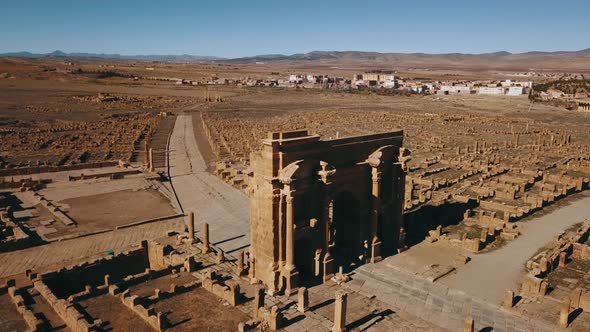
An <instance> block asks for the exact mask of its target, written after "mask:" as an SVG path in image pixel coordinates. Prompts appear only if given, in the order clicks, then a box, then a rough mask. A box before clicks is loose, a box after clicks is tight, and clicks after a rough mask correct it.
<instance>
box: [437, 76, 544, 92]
mask: <svg viewBox="0 0 590 332" xmlns="http://www.w3.org/2000/svg"><path fill="white" fill-rule="evenodd" d="M532 87H533V82H532V81H514V80H503V81H455V82H437V84H436V85H435V86H434V90H431V91H430V92H431V93H433V94H437V95H449V94H481V95H507V96H520V95H524V94H527V93H529V91H530V89H531V88H532Z"/></svg>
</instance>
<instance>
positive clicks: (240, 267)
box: [236, 250, 244, 276]
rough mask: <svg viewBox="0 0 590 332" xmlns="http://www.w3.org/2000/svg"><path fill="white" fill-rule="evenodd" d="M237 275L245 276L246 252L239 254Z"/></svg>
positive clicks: (242, 251) (241, 251)
mask: <svg viewBox="0 0 590 332" xmlns="http://www.w3.org/2000/svg"><path fill="white" fill-rule="evenodd" d="M236 274H237V275H238V276H241V275H243V274H244V250H240V252H238V262H237V266H236Z"/></svg>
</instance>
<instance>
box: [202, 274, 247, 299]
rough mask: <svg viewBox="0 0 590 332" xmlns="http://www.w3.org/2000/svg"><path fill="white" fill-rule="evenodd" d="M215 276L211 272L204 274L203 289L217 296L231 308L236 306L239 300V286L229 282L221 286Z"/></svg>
mask: <svg viewBox="0 0 590 332" xmlns="http://www.w3.org/2000/svg"><path fill="white" fill-rule="evenodd" d="M216 277H217V276H216V275H215V273H213V272H212V271H208V272H207V273H205V277H204V278H203V288H204V289H206V290H208V291H209V292H211V293H213V294H215V295H217V296H218V297H219V298H221V299H222V300H224V301H226V302H228V303H229V304H230V305H232V306H234V307H235V306H237V305H238V304H239V303H238V302H239V298H240V285H239V284H238V283H237V282H235V281H233V280H231V281H229V282H226V284H225V285H224V284H222V283H221V282H220V281H218V280H217V278H216Z"/></svg>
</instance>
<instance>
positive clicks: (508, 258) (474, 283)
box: [438, 195, 590, 303]
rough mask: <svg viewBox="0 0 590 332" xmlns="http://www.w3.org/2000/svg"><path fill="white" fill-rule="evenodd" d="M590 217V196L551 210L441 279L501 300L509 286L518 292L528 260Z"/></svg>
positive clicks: (474, 292) (497, 300)
mask: <svg viewBox="0 0 590 332" xmlns="http://www.w3.org/2000/svg"><path fill="white" fill-rule="evenodd" d="M588 217H590V196H587V195H586V197H584V198H583V199H580V200H577V201H574V202H572V203H571V204H570V205H568V206H565V207H562V208H561V209H558V210H555V211H553V212H551V213H548V214H545V215H543V216H540V217H537V218H534V219H532V220H529V221H528V222H527V223H526V224H525V226H524V230H523V235H522V236H520V237H519V238H518V239H516V240H515V241H510V242H509V243H508V244H506V245H505V246H503V247H501V248H499V249H498V250H494V251H491V252H488V253H483V254H479V255H472V256H471V257H472V259H473V260H472V261H471V262H469V263H468V264H467V265H465V266H462V267H461V268H459V269H458V270H457V272H456V273H454V274H450V275H447V276H445V277H443V278H441V279H440V280H439V281H438V282H441V283H443V284H445V285H448V286H449V287H452V288H456V289H460V290H463V291H465V292H466V293H468V294H471V295H474V296H477V297H480V298H482V299H486V300H489V301H491V302H494V303H500V302H501V301H502V297H503V296H504V292H505V291H506V290H508V289H512V290H515V291H517V290H518V289H519V284H520V281H521V278H520V277H521V273H522V271H523V268H524V265H525V264H526V261H527V260H528V259H530V258H531V257H532V256H533V255H534V254H535V253H536V252H537V251H538V250H539V248H541V247H543V246H544V245H545V244H546V243H548V242H549V241H551V239H553V238H554V237H555V236H556V235H558V234H559V233H560V232H562V231H564V230H566V229H567V228H569V227H570V226H572V225H575V224H577V223H580V222H582V221H584V220H585V219H587V218H588Z"/></svg>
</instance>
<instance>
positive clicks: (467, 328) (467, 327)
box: [463, 318, 475, 332]
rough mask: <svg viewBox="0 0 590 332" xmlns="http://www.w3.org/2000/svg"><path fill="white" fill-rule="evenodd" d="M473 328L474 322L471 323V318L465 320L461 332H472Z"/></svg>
mask: <svg viewBox="0 0 590 332" xmlns="http://www.w3.org/2000/svg"><path fill="white" fill-rule="evenodd" d="M474 328H475V322H474V321H473V318H467V319H465V321H464V322H463V332H473V330H474Z"/></svg>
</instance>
